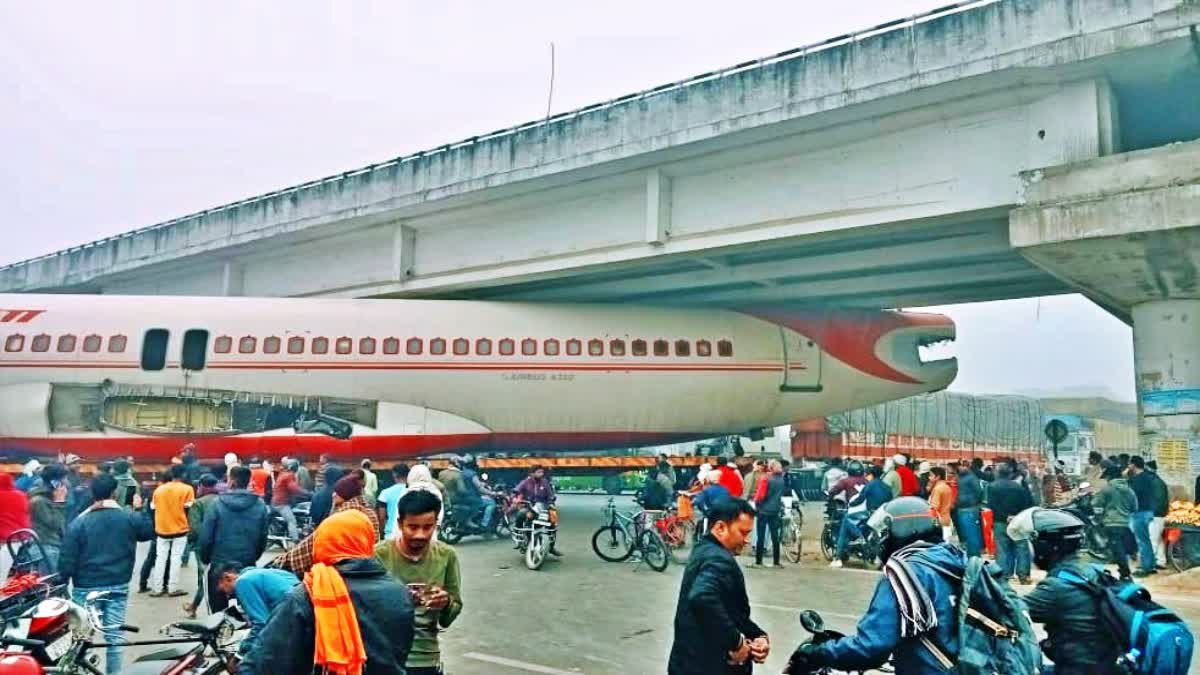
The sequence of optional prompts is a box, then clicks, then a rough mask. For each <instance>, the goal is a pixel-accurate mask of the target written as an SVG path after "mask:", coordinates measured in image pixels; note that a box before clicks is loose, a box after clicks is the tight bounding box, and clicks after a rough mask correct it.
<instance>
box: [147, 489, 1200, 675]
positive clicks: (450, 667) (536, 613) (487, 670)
mask: <svg viewBox="0 0 1200 675" xmlns="http://www.w3.org/2000/svg"><path fill="white" fill-rule="evenodd" d="M606 499H607V498H606V497H601V496H593V495H567V496H564V497H563V498H562V499H561V502H562V503H561V522H562V532H561V533H560V539H559V548H560V549H561V550H562V551H563V552H564V553H565V556H564V557H563V558H562V559H561V560H559V561H553V560H552V561H548V562H547V563H546V564H545V566H544V567H543V568H542V569H541V570H540V571H537V572H533V571H530V570H528V569H526V568H525V565H524V563H523V561H522V558H521V556H520V554H519V553H518V552H517V551H515V550H514V549H513V547H512V543H511V542H510V541H508V540H497V541H484V540H481V539H478V538H468V539H467V540H465V541H463V542H462V543H461V544H459V545H458V547H457V549H458V552H459V559H460V561H461V564H462V571H463V579H464V604H465V608H464V611H463V614H462V615H461V616H460V617H459V619H458V621H457V622H455V624H454V626H453V627H452V628H451V629H450V630H448V631H447V632H445V633H444V634H443V635H442V645H443V646H442V651H443V654H444V658H445V661H446V666H447V672H449V673H453V674H455V675H459V674H463V673H479V674H481V675H482V674H487V675H508V674H519V673H548V674H554V673H588V674H595V675H603V674H611V675H633V674H641V673H665V672H666V661H667V654H668V652H669V651H670V646H671V639H672V619H673V616H674V611H675V600H676V596H677V595H678V592H679V584H680V578H681V576H682V572H683V568H682V567H680V566H678V565H671V566H670V567H668V568H667V571H666V572H663V573H659V572H654V571H652V570H650V569H649V568H648V567H646V566H645V565H638V564H635V563H606V562H604V561H602V560H600V559H599V558H598V557H597V556H596V555H595V554H594V553H593V552H592V550H591V535H592V532H594V531H595V529H596V528H597V527H598V526H599V525H600V523H601V520H602V514H601V509H602V508H603V506H604V504H605V501H606ZM617 499H618V505H619V506H621V507H622V508H627V509H632V508H633V506H634V505H633V502H632V499H631V498H630V497H628V496H624V497H619V498H617ZM820 519H821V515H820V509H819V508H817V507H816V506H815V505H810V508H808V509H806V522H805V532H806V535H807V537H808V541H806V542H805V556H804V557H805V560H803V561H802V562H801V563H800V564H799V565H791V564H788V563H787V562H786V561H785V562H784V565H785V568H784V569H782V570H773V569H770V568H769V567H768V568H765V569H746V571H745V573H746V578H747V585H748V588H749V593H750V602H751V605H752V610H753V615H754V619H755V621H757V622H758V623H759V625H761V626H762V627H763V628H764V629H765V630H766V631H767V632H768V633H769V634H770V636H771V640H772V643H773V645H774V650H773V652H772V654H771V657H770V658H769V659H768V661H767V664H766V665H765V666H760V667H759V668H757V669H756V672H761V673H779V672H781V671H782V670H783V666H784V664H785V662H786V659H787V655H788V654H790V653H791V651H792V649H793V648H794V647H795V646H796V645H797V644H799V643H800V642H801V641H802V640H803V639H804V638H805V636H806V634H805V633H804V631H803V629H802V628H801V627H800V626H799V623H798V622H797V618H796V617H797V614H798V613H799V611H800V610H801V609H816V610H817V611H819V612H821V614H822V615H823V616H824V617H825V619H826V623H827V624H828V625H830V626H831V627H833V628H836V629H838V630H842V631H847V632H850V631H852V630H853V628H854V624H855V623H856V621H857V618H858V616H859V615H861V613H862V612H863V610H864V609H865V607H866V606H867V604H868V603H869V601H870V598H871V595H872V593H873V592H874V588H875V584H876V582H877V580H878V574H877V573H876V572H872V571H869V570H861V569H849V568H847V569H841V570H831V569H829V568H828V567H826V563H825V561H824V560H823V559H820V553H819V551H817V550H816V547H815V545H813V544H815V539H816V537H817V534H818V533H819V531H820V527H821V522H820ZM768 555H769V553H768ZM743 561H744V562H745V563H747V564H748V563H749V562H751V559H750V558H749V557H745V558H743ZM193 564H194V563H193ZM181 580H182V587H183V588H184V589H187V590H190V589H192V588H193V584H194V581H195V574H194V572H191V573H189V570H184V572H183V574H181ZM1159 597H1164V598H1166V599H1164V600H1163V601H1164V602H1165V603H1166V604H1168V605H1169V606H1171V607H1173V608H1174V609H1176V610H1177V611H1179V612H1180V613H1182V614H1183V615H1184V618H1185V619H1186V620H1187V621H1189V622H1190V623H1191V625H1193V626H1197V625H1200V598H1197V597H1196V596H1194V595H1193V596H1192V597H1190V598H1189V597H1187V596H1176V595H1171V596H1169V597H1168V596H1159ZM180 600H181V599H170V600H168V599H165V598H164V599H154V598H149V597H147V596H145V595H135V596H133V597H132V599H131V605H130V613H129V623H132V624H135V625H139V626H142V627H143V629H144V630H143V633H142V635H143V636H145V635H147V634H148V633H153V632H154V630H153V629H154V628H155V627H157V626H160V625H162V624H164V623H167V622H169V621H171V620H173V619H175V618H178V617H179V616H180V614H181V610H180V605H181V602H180ZM136 653H138V650H137V649H136V648H133V649H131V650H130V655H133V654H136ZM127 661H128V657H127ZM1193 665H1194V666H1195V667H1196V668H1198V669H1200V658H1198V659H1197V661H1196V662H1194V663H1193Z"/></svg>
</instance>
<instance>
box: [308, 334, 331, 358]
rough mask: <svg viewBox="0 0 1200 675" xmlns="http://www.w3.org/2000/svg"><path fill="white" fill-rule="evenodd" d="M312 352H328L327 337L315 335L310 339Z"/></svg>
mask: <svg viewBox="0 0 1200 675" xmlns="http://www.w3.org/2000/svg"><path fill="white" fill-rule="evenodd" d="M312 353H314V354H328V353H329V338H327V337H315V338H313V341H312Z"/></svg>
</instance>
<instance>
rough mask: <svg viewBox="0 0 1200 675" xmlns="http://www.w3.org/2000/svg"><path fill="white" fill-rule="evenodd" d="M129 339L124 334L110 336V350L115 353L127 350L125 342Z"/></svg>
mask: <svg viewBox="0 0 1200 675" xmlns="http://www.w3.org/2000/svg"><path fill="white" fill-rule="evenodd" d="M126 342H127V340H126V339H125V336H124V335H114V336H112V337H110V338H108V351H109V352H111V353H113V354H120V353H121V352H123V351H125V343H126Z"/></svg>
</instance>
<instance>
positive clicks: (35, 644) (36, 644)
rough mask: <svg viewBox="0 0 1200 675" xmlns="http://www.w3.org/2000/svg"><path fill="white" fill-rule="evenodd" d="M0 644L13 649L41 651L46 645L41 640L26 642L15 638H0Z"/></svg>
mask: <svg viewBox="0 0 1200 675" xmlns="http://www.w3.org/2000/svg"><path fill="white" fill-rule="evenodd" d="M0 644H6V645H12V646H14V647H24V648H26V649H41V648H42V647H45V646H46V643H45V642H43V641H41V640H26V639H23V638H16V637H8V636H4V637H0Z"/></svg>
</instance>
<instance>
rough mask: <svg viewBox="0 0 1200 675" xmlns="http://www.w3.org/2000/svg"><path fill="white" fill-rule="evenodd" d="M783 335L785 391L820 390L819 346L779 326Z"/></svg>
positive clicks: (782, 386) (782, 389)
mask: <svg viewBox="0 0 1200 675" xmlns="http://www.w3.org/2000/svg"><path fill="white" fill-rule="evenodd" d="M779 331H780V333H781V334H782V337H783V351H784V365H785V368H786V370H784V376H783V385H781V386H780V387H779V390H780V391H785V392H819V391H821V347H820V346H819V345H817V343H816V342H814V341H813V340H811V339H809V338H807V337H805V336H803V335H801V334H799V333H797V332H795V331H792V330H789V329H787V328H780V329H779Z"/></svg>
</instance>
